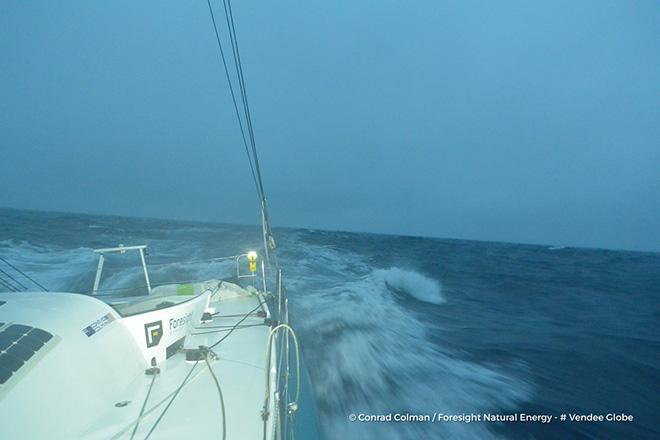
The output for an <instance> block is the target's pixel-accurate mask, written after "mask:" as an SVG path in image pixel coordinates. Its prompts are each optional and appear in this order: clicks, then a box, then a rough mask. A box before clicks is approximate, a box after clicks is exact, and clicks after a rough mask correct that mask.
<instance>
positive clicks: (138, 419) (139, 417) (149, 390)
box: [131, 374, 157, 440]
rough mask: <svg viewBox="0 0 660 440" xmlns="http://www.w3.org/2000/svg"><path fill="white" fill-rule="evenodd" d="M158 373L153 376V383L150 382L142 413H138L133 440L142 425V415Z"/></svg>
mask: <svg viewBox="0 0 660 440" xmlns="http://www.w3.org/2000/svg"><path fill="white" fill-rule="evenodd" d="M156 376H157V375H156V374H154V375H153V376H151V383H150V384H149V389H148V390H147V395H146V396H145V397H144V402H142V408H141V409H140V414H139V415H138V418H137V421H136V422H135V427H134V428H133V432H132V433H131V440H133V438H134V437H135V433H136V432H137V429H138V426H139V425H140V419H141V418H142V415H143V414H144V409H145V408H146V407H147V400H149V395H150V394H151V389H152V388H153V386H154V382H155V380H156Z"/></svg>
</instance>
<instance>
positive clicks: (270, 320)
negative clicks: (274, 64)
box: [0, 0, 315, 440]
mask: <svg viewBox="0 0 660 440" xmlns="http://www.w3.org/2000/svg"><path fill="white" fill-rule="evenodd" d="M208 6H209V12H210V15H211V20H212V24H213V28H214V31H215V37H216V39H217V43H218V47H219V49H220V54H221V56H222V60H223V65H224V68H225V74H226V76H227V80H228V82H229V87H230V90H231V95H232V100H233V104H234V108H235V110H236V116H237V118H238V123H239V126H240V129H241V133H242V135H243V142H244V145H245V150H246V152H247V156H248V160H249V164H250V169H251V171H252V177H253V179H254V183H255V188H256V190H257V195H258V197H259V204H260V211H261V232H262V236H263V249H261V250H260V251H259V252H257V251H250V252H245V253H240V254H238V255H231V256H226V257H224V256H223V257H217V258H214V259H211V260H209V261H219V260H231V261H233V262H234V264H235V270H236V275H235V276H233V277H232V278H231V280H228V279H222V278H221V277H217V278H214V279H207V280H200V281H192V282H190V281H186V282H180V283H170V284H165V285H154V284H153V283H152V280H151V278H150V275H149V267H148V265H147V262H146V259H145V255H146V251H147V247H146V245H144V244H139V243H138V244H132V245H123V244H121V245H113V246H110V247H106V248H102V249H95V250H94V252H95V253H96V254H97V255H98V265H97V269H96V275H95V277H94V284H93V286H91V288H90V290H89V291H87V292H79V293H68V292H50V291H47V289H46V288H45V287H44V286H42V285H41V284H39V283H37V282H36V281H34V280H33V279H32V278H31V277H30V276H29V275H27V274H25V273H24V272H22V271H21V270H20V269H19V268H17V267H15V266H14V265H12V264H11V263H10V262H8V261H6V260H3V261H4V263H6V267H5V270H2V272H0V283H2V284H0V287H4V288H5V290H9V292H6V293H0V422H1V423H0V424H1V426H2V427H1V432H2V438H7V439H113V440H115V439H116V440H119V439H122V440H124V439H125V440H133V439H141V440H147V439H177V440H179V439H182V438H217V439H232V440H250V439H262V440H266V439H269V440H270V439H291V438H294V436H295V433H296V432H298V428H297V416H298V414H299V413H300V411H299V409H300V408H301V406H302V405H301V386H302V385H303V384H304V382H305V380H304V379H305V377H306V376H305V372H304V367H303V366H301V357H300V355H301V354H300V350H299V343H298V339H297V336H296V334H295V331H294V330H293V328H292V326H291V325H290V323H289V313H288V299H287V296H286V290H285V288H284V280H283V275H282V269H281V268H280V266H279V264H278V262H277V256H276V246H275V240H274V236H273V232H272V228H271V224H270V219H269V214H268V205H267V202H266V197H265V193H264V188H263V182H262V179H261V172H260V169H259V162H258V157H257V150H256V146H255V141H254V134H253V130H252V122H251V117H250V110H249V105H248V102H247V92H246V88H245V81H244V79H243V70H242V67H241V62H240V51H239V47H238V40H237V37H236V28H235V24H234V18H233V14H232V11H231V3H230V1H229V0H223V6H224V11H225V18H226V22H227V29H228V34H229V37H230V42H231V47H232V51H231V52H232V55H233V60H234V68H235V72H236V76H235V77H234V80H233V81H234V82H236V81H237V82H238V88H239V90H240V98H241V99H240V101H239V100H237V99H236V93H235V92H234V86H233V84H232V80H231V78H230V71H229V67H228V63H227V60H226V58H225V54H224V51H223V47H222V44H221V39H220V36H219V33H218V26H217V23H216V19H215V15H214V10H213V8H212V7H211V3H210V1H209V2H208ZM239 103H241V104H242V105H241V106H240V107H239ZM131 254H137V255H138V256H139V262H140V265H141V268H142V272H143V274H144V285H143V286H139V287H140V288H142V289H145V293H146V295H142V296H124V297H121V296H117V295H110V296H107V295H103V291H104V288H103V286H102V281H103V273H104V263H105V261H106V259H107V258H128V255H131ZM29 281H33V282H34V284H35V285H36V286H37V287H39V288H41V289H29V290H32V291H27V292H25V291H21V292H12V291H18V290H26V289H23V288H21V287H26V286H27V285H28V284H29ZM305 429H306V432H311V431H310V428H309V427H306V428H305ZM312 435H313V436H314V437H315V435H314V434H312ZM306 437H307V438H309V436H308V435H307V436H306Z"/></svg>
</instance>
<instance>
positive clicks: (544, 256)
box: [0, 209, 660, 439]
mask: <svg viewBox="0 0 660 440" xmlns="http://www.w3.org/2000/svg"><path fill="white" fill-rule="evenodd" d="M275 234H276V238H277V240H278V248H279V249H278V257H279V260H280V264H281V266H282V267H283V268H284V280H285V284H286V286H287V292H288V295H289V307H290V312H291V321H292V323H293V325H294V327H295V329H296V331H297V332H298V334H299V337H300V339H301V343H302V352H303V356H304V360H305V362H306V365H307V369H308V373H309V376H310V381H311V388H312V389H311V392H312V395H313V396H314V401H315V405H316V409H317V413H318V422H319V425H320V428H321V432H322V435H323V436H324V437H325V438H326V439H430V438H459V439H462V438H485V439H488V438H511V439H534V438H535V439H546V438H548V439H554V438H562V439H564V438H578V439H582V438H584V439H587V438H589V439H592V438H593V439H603V438H624V439H631V438H635V439H656V438H660V398H659V397H658V385H659V384H660V254H658V253H642V252H626V251H612V250H600V249H579V248H573V247H561V246H538V245H526V244H512V243H493V242H482V241H465V240H452V239H439V238H423V237H400V236H388V235H375V234H366V233H347V232H329V231H315V230H304V229H275ZM260 239H261V237H260V234H259V228H258V227H255V226H236V225H225V224H211V223H194V222H181V221H169V220H156V219H138V218H122V217H110V216H95V215H79V214H62V213H45V212H32V211H20V210H8V209H0V257H2V258H5V259H6V260H8V261H10V262H11V263H12V264H14V265H15V266H17V267H19V268H20V269H22V270H23V271H25V272H26V273H27V274H29V275H31V276H33V277H34V278H35V280H37V281H39V282H40V283H41V284H43V285H45V286H46V287H47V288H48V289H49V290H51V291H73V292H89V291H90V290H91V286H92V284H93V280H94V273H95V270H96V263H97V259H96V255H95V254H93V252H92V249H94V248H99V247H109V246H116V245H118V244H120V243H121V244H124V245H133V244H147V245H148V247H149V248H148V249H149V255H148V257H147V259H148V264H149V265H150V275H151V278H152V282H153V283H155V284H160V283H167V282H175V281H188V280H198V279H205V278H211V277H218V276H220V277H222V276H227V277H229V276H231V275H232V274H233V271H234V265H233V263H232V262H213V263H209V262H203V261H197V260H204V259H208V258H212V257H218V256H225V255H236V254H238V253H242V252H246V251H248V250H251V249H258V248H259V246H260V243H261V241H260ZM126 260H129V261H126ZM180 261H192V262H188V263H186V262H183V263H181V262H180ZM195 261H197V262H195ZM104 273H105V274H106V275H107V276H105V278H104V281H103V284H102V287H103V288H104V289H108V290H106V291H105V292H106V293H111V294H112V295H126V294H135V293H134V292H135V291H134V290H132V289H131V287H135V286H140V285H142V284H144V281H143V279H142V273H141V269H140V267H139V265H138V261H137V257H135V261H133V259H131V258H119V259H112V260H111V259H108V260H107V262H106V267H105V272H104ZM17 294H20V293H17ZM522 414H524V415H525V416H522ZM590 414H593V416H591V417H592V418H593V417H597V416H603V418H604V420H602V421H588V420H587V421H576V420H572V419H574V418H575V416H576V415H579V416H586V418H587V419H588V418H589V417H590V416H589V415H590ZM541 415H545V416H549V417H550V420H549V422H544V421H542V420H541V419H540V418H538V419H536V420H529V419H525V420H522V418H523V417H528V418H529V417H531V416H541ZM562 415H564V416H566V420H561V417H562ZM427 416H428V418H429V419H430V418H431V417H433V419H432V420H427V419H426V417H427ZM476 416H479V419H480V420H478V419H477V418H476ZM486 416H488V417H491V416H492V417H495V418H489V419H485V418H486ZM507 416H511V417H512V416H515V417H516V419H515V420H513V419H511V418H507ZM388 417H389V420H388V419H387V418H388ZM631 417H632V420H630V418H631ZM352 418H355V419H356V420H355V421H352V420H351V419H352ZM605 418H615V419H616V420H607V419H605ZM544 420H545V419H544Z"/></svg>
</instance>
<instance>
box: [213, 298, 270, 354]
mask: <svg viewBox="0 0 660 440" xmlns="http://www.w3.org/2000/svg"><path fill="white" fill-rule="evenodd" d="M265 302H266V301H259V304H257V307H255V308H254V309H252V310H250V311H249V312H247V313H246V314H245V316H243V318H241V319H239V320H238V322H237V323H236V324H234V325H233V326H232V328H231V329H229V331H228V332H227V334H226V335H224V336H223V337H222V338H220V339H219V340H218V341H216V342H215V343H214V344H213V345H211V346H209V350H211V349H212V348H214V347H216V346H217V345H218V344H220V343H221V342H222V341H224V340H225V339H227V338H228V337H229V335H231V334H232V333H233V332H234V330H236V328H237V327H238V326H239V325H241V323H242V322H243V321H245V320H246V319H248V318H249V317H250V315H251V314H253V313H254V312H256V311H257V309H259V308H260V307H261V306H263V305H264V303H265Z"/></svg>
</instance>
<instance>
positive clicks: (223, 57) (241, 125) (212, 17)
mask: <svg viewBox="0 0 660 440" xmlns="http://www.w3.org/2000/svg"><path fill="white" fill-rule="evenodd" d="M206 4H207V5H208V7H209V13H210V14H211V21H212V22H213V31H214V32H215V39H216V42H217V43H218V49H220V57H221V58H222V65H223V67H224V70H225V76H226V77H227V83H228V84H229V91H230V93H231V100H232V102H233V104H234V110H235V112H236V118H237V119H238V126H239V127H240V129H241V137H242V138H243V145H244V146H245V153H246V154H247V156H248V162H249V163H250V171H251V172H252V180H253V181H254V185H255V188H256V190H257V196H258V197H259V199H261V198H262V192H261V191H260V189H261V186H260V185H259V183H258V181H257V176H256V174H255V167H254V165H253V164H252V156H251V155H250V150H249V147H248V143H247V139H246V138H245V130H244V129H243V123H242V120H241V115H240V112H239V110H238V104H237V103H236V94H235V93H234V87H233V85H232V81H231V77H230V75H229V68H228V67H227V60H226V58H225V52H224V50H223V49H222V42H221V41H220V34H219V33H218V26H217V23H216V21H215V14H214V13H213V7H212V6H211V0H206Z"/></svg>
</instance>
